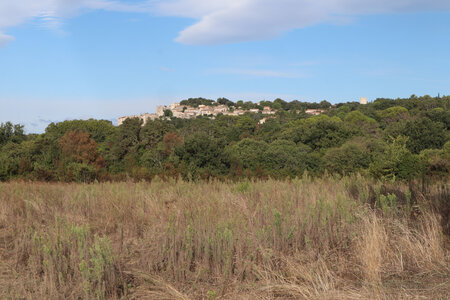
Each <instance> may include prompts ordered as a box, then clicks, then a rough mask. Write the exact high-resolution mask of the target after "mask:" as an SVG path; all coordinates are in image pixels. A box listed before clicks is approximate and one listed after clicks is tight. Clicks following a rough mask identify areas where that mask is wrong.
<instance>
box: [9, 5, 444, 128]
mask: <svg viewBox="0 0 450 300" xmlns="http://www.w3.org/2000/svg"><path fill="white" fill-rule="evenodd" d="M38 2H42V3H39V4H36V3H34V1H33V0H6V2H5V0H3V1H2V3H0V70H1V71H0V105H1V109H0V122H5V121H13V122H15V123H21V124H24V125H25V126H26V127H25V128H26V130H27V132H42V131H43V130H44V129H45V127H46V126H47V125H48V123H49V122H52V121H54V122H55V121H62V120H66V119H77V118H90V117H93V118H99V119H100V118H104V119H108V120H115V119H116V118H117V117H119V116H122V115H128V114H140V113H144V112H153V111H154V110H155V106H156V105H159V104H168V103H171V102H176V101H179V100H182V99H185V98H188V97H209V98H218V97H222V96H224V97H228V98H230V99H232V100H240V99H242V100H252V101H258V100H263V99H267V100H273V99H275V98H277V97H280V98H283V99H286V100H293V99H298V100H302V101H321V100H323V99H326V100H328V101H330V102H332V103H335V102H343V101H357V100H358V99H359V97H362V96H365V97H369V99H374V98H376V97H393V98H396V97H408V96H409V95H411V94H416V95H424V94H430V95H437V94H438V93H440V94H441V95H443V94H450V73H449V71H448V70H450V55H449V53H450V13H449V12H450V1H439V0H438V1H431V0H428V1H424V0H409V1H408V0H398V2H396V5H393V4H391V3H390V2H389V1H385V0H378V1H374V0H365V1H361V0H359V1H356V0H322V2H320V1H316V2H320V5H318V4H317V3H316V4H311V3H314V1H309V0H277V1H274V0H239V1H238V0H228V1H219V0H209V1H206V0H167V1H159V0H152V1H107V0H42V1H38ZM30 3H34V4H30ZM33 5H34V6H33Z"/></svg>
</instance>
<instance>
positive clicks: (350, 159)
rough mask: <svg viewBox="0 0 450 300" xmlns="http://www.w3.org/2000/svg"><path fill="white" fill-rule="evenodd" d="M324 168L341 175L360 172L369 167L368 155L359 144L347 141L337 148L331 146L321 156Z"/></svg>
mask: <svg viewBox="0 0 450 300" xmlns="http://www.w3.org/2000/svg"><path fill="white" fill-rule="evenodd" d="M323 161H324V164H325V168H326V169H327V170H328V171H330V172H331V173H339V174H341V175H345V174H350V173H355V172H360V171H362V170H364V169H366V168H368V167H369V164H370V157H369V155H368V153H367V149H366V148H365V147H364V146H362V145H361V144H357V143H354V142H347V143H345V144H344V145H342V146H341V147H339V148H331V149H329V150H328V151H327V152H326V153H325V156H324V157H323Z"/></svg>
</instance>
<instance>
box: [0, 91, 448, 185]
mask: <svg viewBox="0 0 450 300" xmlns="http://www.w3.org/2000/svg"><path fill="white" fill-rule="evenodd" d="M181 103H182V104H185V105H191V106H198V105H201V104H203V105H217V104H224V105H228V106H230V107H242V108H243V109H249V108H258V109H261V110H262V109H263V107H264V106H270V107H272V108H273V109H276V110H277V113H276V115H273V116H270V117H267V116H264V115H262V114H261V113H247V114H245V115H243V116H225V115H219V116H217V117H216V118H214V119H213V118H208V117H198V118H196V119H177V118H167V117H165V118H161V119H159V120H154V121H149V122H148V123H146V124H145V125H144V126H143V124H142V121H140V120H139V119H127V120H126V121H125V122H124V123H123V124H122V125H121V126H118V127H116V126H114V125H113V124H112V123H111V122H110V121H106V120H94V119H90V120H71V121H64V122H61V123H56V124H55V123H51V124H50V125H49V126H48V127H47V128H46V130H45V133H43V134H29V135H26V134H25V133H24V128H23V126H22V125H20V124H12V123H11V122H6V123H2V124H1V126H0V150H1V151H0V180H3V181H5V180H11V179H25V180H43V181H79V182H92V181H95V180H98V181H105V180H123V179H128V178H132V179H135V180H151V179H152V178H154V177H155V176H159V177H160V178H168V177H175V178H178V177H181V178H183V179H185V180H198V179H208V178H219V179H230V180H235V179H240V178H246V177H248V178H269V177H271V178H276V179H282V178H293V177H301V176H304V174H308V176H321V175H323V174H325V173H328V174H336V175H337V176H339V175H346V174H350V173H360V174H363V175H366V176H372V177H375V178H380V179H386V180H408V179H413V178H429V179H433V178H435V179H442V178H443V177H446V176H448V174H449V173H450V172H449V171H450V141H449V138H450V134H449V129H450V110H449V109H450V96H444V97H440V96H438V97H430V96H423V97H417V96H414V95H413V96H411V97H410V98H405V99H395V100H394V99H383V98H380V99H377V100H375V101H373V102H371V103H369V104H367V105H361V104H359V103H357V102H348V103H339V104H335V105H331V104H330V103H329V102H327V101H322V102H320V103H306V102H300V101H291V102H286V101H283V100H281V99H276V100H274V101H261V102H260V103H259V104H255V103H252V102H243V101H238V102H236V103H234V102H232V101H230V100H228V99H225V98H219V99H217V101H214V100H210V99H203V98H196V99H188V100H183V101H182V102H181ZM311 108H313V109H316V108H320V109H324V110H325V112H324V113H323V114H321V115H318V116H311V115H308V114H306V113H305V110H306V109H311Z"/></svg>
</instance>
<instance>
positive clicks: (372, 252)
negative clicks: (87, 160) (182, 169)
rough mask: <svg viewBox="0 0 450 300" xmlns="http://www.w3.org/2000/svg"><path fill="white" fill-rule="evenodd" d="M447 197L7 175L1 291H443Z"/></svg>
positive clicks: (361, 189)
mask: <svg viewBox="0 0 450 300" xmlns="http://www.w3.org/2000/svg"><path fill="white" fill-rule="evenodd" d="M441 186H442V185H441ZM446 195H447V194H446V193H443V190H442V188H441V187H438V186H432V187H430V188H429V189H428V190H427V192H424V193H421V192H419V191H417V190H411V188H409V187H408V186H406V185H385V184H382V183H380V182H373V181H370V180H366V179H364V178H362V177H359V176H357V177H352V178H343V179H334V178H324V179H320V180H311V179H310V178H308V177H305V178H303V179H298V180H293V181H273V180H269V181H257V182H249V181H244V182H240V183H221V182H215V181H213V182H209V183H206V182H201V183H189V182H183V181H171V182H163V181H159V180H154V181H153V182H152V183H145V182H142V183H132V182H123V183H97V184H92V185H82V184H64V183H26V182H11V183H0V255H1V257H0V298H2V299H3V298H6V299H419V298H421V297H425V298H434V299H445V297H447V295H448V294H450V284H449V282H448V278H449V277H450V264H449V262H450V258H449V247H448V237H447V236H445V235H444V233H443V227H442V225H441V224H442V222H441V221H442V218H441V216H440V215H439V214H438V211H436V209H434V206H433V205H431V200H429V199H439V197H441V198H442V197H446ZM441 200H442V199H441ZM441 202H442V201H441Z"/></svg>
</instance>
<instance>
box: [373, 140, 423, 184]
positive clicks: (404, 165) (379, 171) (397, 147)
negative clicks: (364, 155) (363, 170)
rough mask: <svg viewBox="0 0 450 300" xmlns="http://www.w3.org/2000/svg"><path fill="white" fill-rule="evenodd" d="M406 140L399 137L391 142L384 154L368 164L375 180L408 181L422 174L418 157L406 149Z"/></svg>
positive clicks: (421, 166) (421, 165)
mask: <svg viewBox="0 0 450 300" xmlns="http://www.w3.org/2000/svg"><path fill="white" fill-rule="evenodd" d="M407 140H408V138H407V137H404V136H399V137H397V138H395V139H393V140H392V142H391V143H390V144H388V146H387V147H386V149H385V151H384V153H383V154H382V155H381V156H379V157H378V159H377V160H376V161H374V162H372V163H371V164H370V167H369V170H370V173H371V174H372V175H373V176H375V177H377V178H385V179H410V178H414V177H417V176H418V175H419V174H421V173H422V172H423V164H422V161H421V159H420V158H419V156H417V155H414V154H412V153H411V152H410V151H409V150H408V148H407V147H406V143H407Z"/></svg>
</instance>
